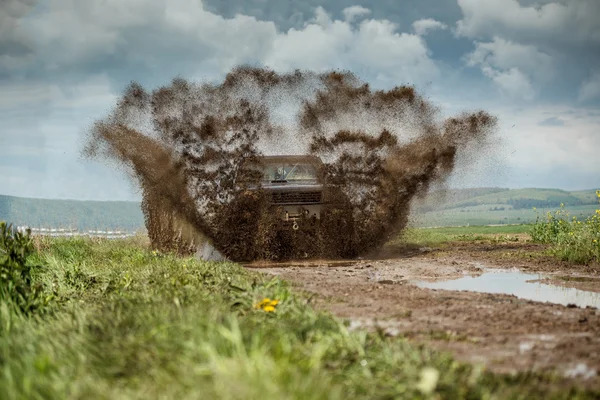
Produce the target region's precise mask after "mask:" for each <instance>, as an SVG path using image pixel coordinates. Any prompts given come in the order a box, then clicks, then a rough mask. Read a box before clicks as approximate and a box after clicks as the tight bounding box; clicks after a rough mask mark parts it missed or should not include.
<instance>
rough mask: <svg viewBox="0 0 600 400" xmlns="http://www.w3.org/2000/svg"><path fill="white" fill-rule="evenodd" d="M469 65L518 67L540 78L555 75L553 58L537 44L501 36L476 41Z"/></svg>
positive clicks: (504, 68)
mask: <svg viewBox="0 0 600 400" xmlns="http://www.w3.org/2000/svg"><path fill="white" fill-rule="evenodd" d="M467 63H468V65H471V66H473V65H486V66H491V67H494V68H497V69H501V70H506V69H511V68H518V69H520V70H521V71H523V72H524V73H526V74H527V75H529V76H532V77H535V78H536V79H539V80H548V79H551V78H552V77H553V75H554V70H553V65H552V64H553V60H552V57H550V56H549V55H548V54H546V53H544V52H541V51H539V50H538V49H537V48H536V47H535V46H532V45H522V44H519V43H515V42H511V41H509V40H505V39H502V38H499V37H494V38H493V40H492V41H491V42H487V43H482V42H475V50H474V51H473V52H471V53H469V54H468V55H467Z"/></svg>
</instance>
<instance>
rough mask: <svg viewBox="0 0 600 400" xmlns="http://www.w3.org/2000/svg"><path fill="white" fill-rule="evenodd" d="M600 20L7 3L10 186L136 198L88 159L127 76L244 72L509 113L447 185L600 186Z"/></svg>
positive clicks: (116, 172) (0, 154) (569, 5)
mask: <svg viewBox="0 0 600 400" xmlns="http://www.w3.org/2000/svg"><path fill="white" fill-rule="evenodd" d="M594 10H596V11H594ZM598 14H600V2H598V1H596V0H580V1H578V2H569V1H567V0H538V1H533V0H520V1H518V0H490V1H487V2H480V1H476V0H454V1H442V0H423V1H421V2H419V3H418V4H413V3H412V2H408V1H407V0H403V1H398V2H393V3H382V4H377V5H372V4H371V2H369V1H366V0H361V1H358V0H357V1H349V0H310V1H308V2H303V3H302V4H296V3H294V4H287V3H286V4H283V3H281V2H277V1H275V0H245V1H241V0H225V1H221V0H205V1H200V0H198V1H193V0H192V1H189V0H171V1H168V2H167V1H166V0H151V1H148V2H144V3H143V4H142V3H124V2H121V1H118V0H108V1H106V2H103V3H102V5H99V4H98V3H93V2H90V3H85V4H84V3H82V5H80V6H77V7H74V6H73V3H72V1H70V0H52V1H51V2H48V3H41V2H40V3H37V2H33V1H28V0H13V1H10V2H4V3H2V4H1V5H0V21H2V26H3V27H8V28H9V29H6V30H5V31H4V32H3V36H2V39H1V40H0V51H1V54H2V56H1V57H0V88H2V93H3V94H4V95H3V96H2V97H0V118H1V119H2V121H3V125H2V127H0V191H2V192H3V193H6V195H8V196H15V197H24V198H39V199H62V200H68V199H73V200H81V201H86V200H90V201H112V200H114V201H139V199H141V195H140V193H139V191H138V189H137V187H136V185H135V184H134V183H133V182H132V181H131V180H130V178H129V177H128V175H127V173H126V171H125V170H123V169H122V168H115V165H114V164H103V163H100V162H97V161H86V160H84V159H82V156H81V150H82V146H83V144H84V142H85V139H86V133H87V131H88V130H89V128H90V127H91V125H92V124H93V123H94V122H95V121H97V120H99V119H101V118H103V117H104V116H105V115H106V114H107V113H108V112H109V111H110V110H111V109H112V108H113V107H114V106H115V105H116V102H117V99H118V98H119V96H120V95H121V94H122V92H123V90H124V89H125V88H126V86H127V85H128V84H129V82H131V81H136V82H139V83H140V84H141V85H142V86H143V87H144V88H146V89H154V88H158V87H160V86H163V85H167V84H169V83H170V82H171V80H172V79H173V78H175V77H177V76H179V77H182V78H185V79H188V80H190V81H193V82H199V81H200V82H211V83H215V82H219V81H222V79H223V77H224V76H225V74H227V73H228V72H229V71H230V70H231V68H232V67H235V66H238V65H255V66H261V67H268V68H270V69H272V70H273V71H275V72H278V73H283V72H289V71H293V70H294V69H300V70H313V71H318V72H322V71H325V70H336V69H337V70H348V71H351V72H353V73H355V74H356V75H357V76H358V77H359V78H360V79H361V80H362V81H364V82H366V83H369V85H370V86H371V87H373V88H376V89H383V90H389V89H391V88H392V87H394V86H399V85H404V84H407V85H412V86H414V87H415V88H416V90H417V92H418V93H419V94H421V95H423V96H424V97H425V98H426V99H427V100H428V101H430V102H432V103H433V104H434V105H435V106H438V107H440V110H441V111H440V116H443V117H448V116H453V115H456V114H458V113H460V112H462V111H473V110H478V109H483V110H485V111H487V112H489V113H490V114H492V115H494V116H497V117H498V130H497V132H496V135H495V136H494V140H495V142H494V143H495V144H494V145H493V147H490V148H487V149H485V151H482V152H481V153H480V154H470V155H469V158H468V159H465V160H462V161H459V162H458V163H457V167H456V170H455V172H454V173H453V174H452V176H451V177H450V179H449V180H448V181H447V182H446V183H445V185H446V186H449V187H453V188H481V187H499V188H510V189H526V188H541V187H544V188H546V187H548V188H562V189H561V190H566V191H579V190H590V189H578V188H585V187H600V174H598V171H600V157H598V154H597V152H598V149H600V68H599V65H600V22H598V20H597V18H596V17H593V15H598ZM222 32H224V33H222ZM594 49H597V50H594ZM558 78H560V79H558ZM288 123H289V122H288ZM284 125H285V123H284Z"/></svg>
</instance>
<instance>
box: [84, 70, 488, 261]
mask: <svg viewBox="0 0 600 400" xmlns="http://www.w3.org/2000/svg"><path fill="white" fill-rule="evenodd" d="M290 110H293V111H290ZM286 111H287V114H288V121H287V122H286V121H285V118H284V117H282V113H284V114H285V112H286ZM290 113H293V114H294V115H295V117H294V118H293V119H292V120H291V122H290V121H289V114H290ZM439 115H440V112H439V110H438V109H437V108H436V107H434V106H433V105H432V104H430V103H429V102H428V101H427V100H425V99H424V98H423V97H422V96H420V95H418V94H417V93H416V91H415V89H414V88H413V87H410V86H399V87H395V88H393V89H391V90H389V91H375V90H372V89H371V88H370V87H369V85H368V84H365V83H363V82H361V81H360V80H359V79H358V78H357V77H356V76H355V75H353V74H352V73H350V72H328V73H321V74H317V73H313V72H310V71H308V72H305V71H295V72H293V73H289V74H277V73H275V72H273V71H271V70H268V69H261V68H250V67H238V68H236V69H234V70H233V71H231V72H230V73H229V74H228V75H227V76H226V77H225V80H224V81H223V82H222V83H221V84H218V85H211V84H196V83H191V82H188V81H186V80H183V79H179V78H178V79H175V80H173V81H172V83H171V84H170V85H169V86H164V87H161V88H159V89H156V90H154V91H153V92H152V93H148V92H147V91H145V90H144V89H143V88H142V87H141V86H140V85H139V84H137V83H132V84H131V85H129V87H128V88H127V89H126V90H125V92H124V94H123V95H122V96H121V98H120V99H119V101H118V103H117V105H116V107H115V108H114V109H113V110H112V112H111V113H110V114H109V116H108V117H106V118H104V119H101V120H99V121H97V122H96V123H95V124H94V125H93V127H92V129H91V130H90V135H89V138H88V142H87V144H86V146H85V148H84V154H85V155H86V156H87V157H89V158H99V157H104V158H105V159H107V160H113V161H116V162H117V163H118V165H119V166H121V167H124V168H125V169H126V171H127V172H128V173H129V174H130V175H131V176H132V177H133V178H134V179H135V180H136V181H137V182H138V183H139V185H140V187H141V190H142V195H143V200H142V211H143V213H144V216H145V223H146V228H147V230H148V235H149V237H150V240H151V243H152V247H153V248H155V249H158V250H161V251H176V252H178V253H182V254H184V253H190V252H194V251H196V250H197V248H198V246H199V244H201V243H202V242H204V241H206V240H208V241H209V242H210V243H211V244H212V246H214V247H215V248H216V249H217V250H218V251H219V252H220V253H221V254H223V255H225V256H226V257H228V258H230V259H232V260H239V261H242V260H244V261H247V260H256V259H278V260H282V259H289V258H295V257H306V256H310V257H336V258H340V257H342V258H344V257H355V256H359V255H363V254H366V253H369V252H372V251H374V250H376V249H378V248H380V247H381V246H382V245H383V244H384V243H385V242H387V241H388V240H389V239H390V238H392V237H394V236H395V235H397V234H398V233H399V232H400V231H402V229H403V228H404V227H405V226H406V224H407V222H408V216H409V211H410V205H411V201H412V200H413V199H414V198H415V197H417V196H419V197H420V196H423V195H425V194H426V193H427V191H428V190H429V189H430V188H431V186H432V185H434V184H440V183H443V182H444V180H445V179H446V178H448V177H449V175H450V174H451V172H452V171H453V168H454V166H455V162H456V160H457V159H458V158H459V157H461V155H467V154H471V153H473V152H477V151H478V150H479V149H480V148H482V147H484V146H485V144H486V142H487V141H488V139H489V138H490V137H491V135H492V134H493V132H494V131H495V129H496V126H497V119H496V118H495V117H493V116H491V115H489V114H488V113H486V112H484V111H477V112H474V113H464V114H461V115H458V116H456V117H452V118H448V119H446V120H442V119H441V118H440V117H439ZM275 154H310V155H315V156H318V157H320V158H321V160H322V161H323V163H324V171H323V180H324V183H325V187H326V190H325V192H324V197H325V199H326V201H327V202H328V203H329V204H331V205H332V206H331V207H329V209H328V210H327V211H326V212H325V213H324V214H323V216H322V219H321V224H320V228H319V229H318V230H317V231H315V232H311V233H310V234H306V233H305V232H304V233H303V232H301V231H299V232H291V231H290V232H284V233H283V234H282V233H281V232H278V231H277V230H274V229H271V228H272V227H273V225H274V224H275V223H276V222H277V221H276V220H275V217H274V216H273V215H274V214H273V213H271V212H269V205H268V201H267V196H266V195H265V193H264V192H263V191H261V190H251V191H249V190H248V188H250V187H253V186H254V187H256V186H258V187H260V181H261V178H262V177H261V173H260V171H259V169H257V166H259V165H260V157H261V156H262V155H275Z"/></svg>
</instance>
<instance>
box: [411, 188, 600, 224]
mask: <svg viewBox="0 0 600 400" xmlns="http://www.w3.org/2000/svg"><path fill="white" fill-rule="evenodd" d="M561 204H564V205H565V209H566V210H567V211H568V212H570V213H571V215H573V216H576V217H578V218H580V219H581V218H586V217H588V216H589V215H593V214H594V212H595V210H596V209H598V208H600V205H599V204H598V197H597V196H596V189H590V190H581V191H573V192H568V191H565V190H561V189H538V188H527V189H507V188H476V189H450V190H444V191H437V192H433V193H430V194H429V195H427V196H426V197H425V198H424V199H421V200H417V201H415V204H414V206H413V211H414V212H413V214H414V215H413V218H412V220H413V224H414V225H416V226H457V225H487V224H511V223H512V224H514V223H517V224H518V223H528V222H532V221H534V220H535V218H536V216H537V214H536V212H535V211H534V210H533V208H534V207H535V208H537V209H538V212H540V213H544V212H547V211H549V210H555V209H557V208H559V207H560V205H561Z"/></svg>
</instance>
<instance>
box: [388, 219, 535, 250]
mask: <svg viewBox="0 0 600 400" xmlns="http://www.w3.org/2000/svg"><path fill="white" fill-rule="evenodd" d="M530 230H531V226H530V225H525V224H523V225H501V226H485V225H484V226H454V227H441V228H408V229H406V230H405V231H404V232H403V233H402V235H401V236H399V237H398V238H397V239H396V240H394V241H392V242H391V243H390V244H389V245H392V246H393V245H397V244H408V245H415V246H440V245H447V244H449V243H451V242H453V241H469V240H490V241H512V240H515V238H514V235H516V234H522V233H529V231H530ZM511 235H512V236H511Z"/></svg>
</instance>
